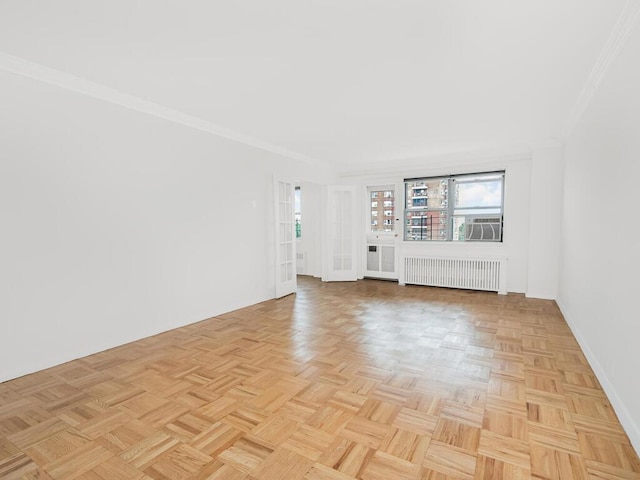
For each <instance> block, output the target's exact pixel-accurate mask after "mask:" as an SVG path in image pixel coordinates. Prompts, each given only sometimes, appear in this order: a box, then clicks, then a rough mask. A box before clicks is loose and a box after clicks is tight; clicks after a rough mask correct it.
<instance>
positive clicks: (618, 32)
mask: <svg viewBox="0 0 640 480" xmlns="http://www.w3.org/2000/svg"><path fill="white" fill-rule="evenodd" d="M639 19H640V2H638V1H637V0H627V2H626V3H625V5H624V7H623V8H622V12H621V13H620V17H618V21H617V22H616V24H615V26H614V27H613V30H612V32H611V34H610V35H609V38H608V39H607V42H606V43H605V45H604V47H603V48H602V51H601V52H600V56H599V57H598V60H596V63H595V65H594V66H593V68H592V69H591V73H590V74H589V77H588V78H587V81H586V82H585V84H584V86H583V87H582V90H581V91H580V95H579V96H578V99H577V101H576V103H575V105H574V106H573V108H572V109H571V112H570V113H569V117H568V118H567V121H566V122H565V127H564V130H563V137H564V138H565V139H566V138H567V137H568V136H569V135H570V134H571V131H572V130H573V129H574V127H575V126H576V124H577V123H578V122H579V121H580V118H581V117H582V115H583V114H584V112H585V111H586V110H587V107H588V106H589V102H590V101H591V98H592V97H593V95H594V94H595V92H596V90H597V89H598V87H599V86H600V84H601V83H602V80H603V79H604V77H605V76H606V74H607V72H608V71H609V68H610V67H611V64H612V63H613V61H614V60H615V59H616V57H617V56H618V54H619V53H620V51H621V50H622V47H624V45H625V43H626V41H627V38H628V37H629V34H630V33H631V31H632V30H633V28H634V26H635V24H636V23H637V22H638V20H639Z"/></svg>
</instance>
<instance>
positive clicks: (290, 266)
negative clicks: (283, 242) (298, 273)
mask: <svg viewBox="0 0 640 480" xmlns="http://www.w3.org/2000/svg"><path fill="white" fill-rule="evenodd" d="M291 280H293V263H287V281H291Z"/></svg>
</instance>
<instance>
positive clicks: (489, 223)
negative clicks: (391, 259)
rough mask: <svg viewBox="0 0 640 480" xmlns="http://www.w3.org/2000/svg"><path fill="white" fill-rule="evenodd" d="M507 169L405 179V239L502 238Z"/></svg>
mask: <svg viewBox="0 0 640 480" xmlns="http://www.w3.org/2000/svg"><path fill="white" fill-rule="evenodd" d="M503 198H504V172H492V173H475V174H468V175H451V176H447V177H431V178H412V179H407V180H405V200H406V203H405V218H404V220H405V222H404V224H405V228H404V239H405V240H409V241H429V240H440V241H455V242H462V241H467V242H470V241H493V242H501V241H502V212H503Z"/></svg>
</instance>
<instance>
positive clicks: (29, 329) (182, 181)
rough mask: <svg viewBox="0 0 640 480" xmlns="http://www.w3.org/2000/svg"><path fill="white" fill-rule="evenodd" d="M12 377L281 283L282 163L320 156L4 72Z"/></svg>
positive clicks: (3, 190) (295, 166)
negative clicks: (277, 271)
mask: <svg viewBox="0 0 640 480" xmlns="http://www.w3.org/2000/svg"><path fill="white" fill-rule="evenodd" d="M0 105H2V109H1V110H0V219H1V223H0V230H1V234H0V292H1V293H0V295H1V300H0V381H2V380H6V379H9V378H13V377H16V376H19V375H22V374H26V373H29V372H33V371H36V370H39V369H42V368H45V367H49V366H51V365H55V364H58V363H61V362H64V361H67V360H70V359H73V358H77V357H80V356H83V355H86V354H90V353H93V352H96V351H100V350H103V349H106V348H109V347H113V346H115V345H119V344H123V343H126V342H129V341H132V340H135V339H138V338H141V337H145V336H148V335H152V334H155V333H158V332H161V331H165V330H168V329H171V328H174V327H177V326H180V325H185V324H188V323H192V322H195V321H199V320H202V319H204V318H208V317H210V316H212V315H216V314H220V313H222V312H226V311H229V310H232V309H236V308H239V307H242V306H246V305H250V304H254V303H257V302H260V301H263V300H265V299H268V298H272V297H273V295H274V244H273V238H272V237H273V228H272V223H273V208H272V205H273V203H272V185H273V181H272V177H273V174H274V173H276V174H283V175H284V174H286V175H287V176H288V177H290V178H291V177H292V178H296V179H300V180H310V179H313V180H314V181H315V182H324V181H327V179H329V178H330V176H329V174H328V173H327V172H326V171H324V170H322V169H320V168H319V167H312V166H310V165H307V164H303V163H301V162H296V161H291V160H287V159H286V158H284V157H281V156H278V155H275V154H272V153H268V152H265V151H262V150H258V149H256V148H252V147H248V146H245V145H242V144H239V143H234V142H231V141H228V140H225V139H221V138H218V137H215V136H213V135H211V134H208V133H204V132H201V131H197V130H193V129H189V128H186V127H183V126H180V125H176V124H173V123H170V122H167V121H164V120H161V119H158V118H155V117H152V116H149V115H145V114H142V113H138V112H134V111H131V110H127V109H124V108H121V107H118V106H115V105H112V104H108V103H104V102H101V101H98V100H94V99H91V98H88V97H84V96H81V95H79V94H76V93H73V92H69V91H66V90H62V89H59V88H57V87H53V86H51V85H48V84H44V83H40V82H37V81H34V80H29V79H26V78H23V77H18V76H14V75H11V74H7V73H0Z"/></svg>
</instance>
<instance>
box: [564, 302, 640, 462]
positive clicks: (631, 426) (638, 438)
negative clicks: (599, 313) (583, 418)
mask: <svg viewBox="0 0 640 480" xmlns="http://www.w3.org/2000/svg"><path fill="white" fill-rule="evenodd" d="M556 303H557V305H558V307H559V308H560V311H561V312H562V315H563V316H564V319H565V320H566V322H567V325H569V328H570V329H571V332H572V333H573V336H574V337H575V338H576V340H577V341H578V344H579V345H580V348H581V349H582V351H583V352H584V354H585V356H586V357H587V361H588V362H589V365H590V366H591V369H592V370H593V372H594V373H595V375H596V377H597V378H598V381H599V382H600V385H602V389H603V390H604V391H605V393H606V394H607V397H608V398H609V400H610V401H611V405H613V409H614V410H615V412H616V415H618V419H619V420H620V424H621V425H622V427H623V428H624V430H625V432H626V433H627V435H628V436H629V440H630V441H631V445H632V446H633V447H634V449H635V450H636V452H640V427H639V426H638V425H637V424H636V422H635V421H634V420H633V417H632V416H631V414H630V413H629V410H627V407H626V406H625V404H624V402H623V401H622V399H621V398H620V396H619V395H618V392H617V391H616V389H615V387H614V386H613V384H612V383H611V381H610V380H609V378H608V377H607V374H606V373H605V371H604V369H603V368H602V365H600V362H599V361H598V359H597V357H596V356H595V354H594V353H593V351H592V350H591V349H590V348H589V344H588V343H587V341H586V339H585V338H584V337H583V336H582V333H581V332H580V330H579V329H578V325H577V324H576V323H575V322H574V321H573V320H572V317H571V315H569V312H568V311H567V308H566V307H565V306H564V305H563V304H562V302H561V301H560V300H556Z"/></svg>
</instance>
